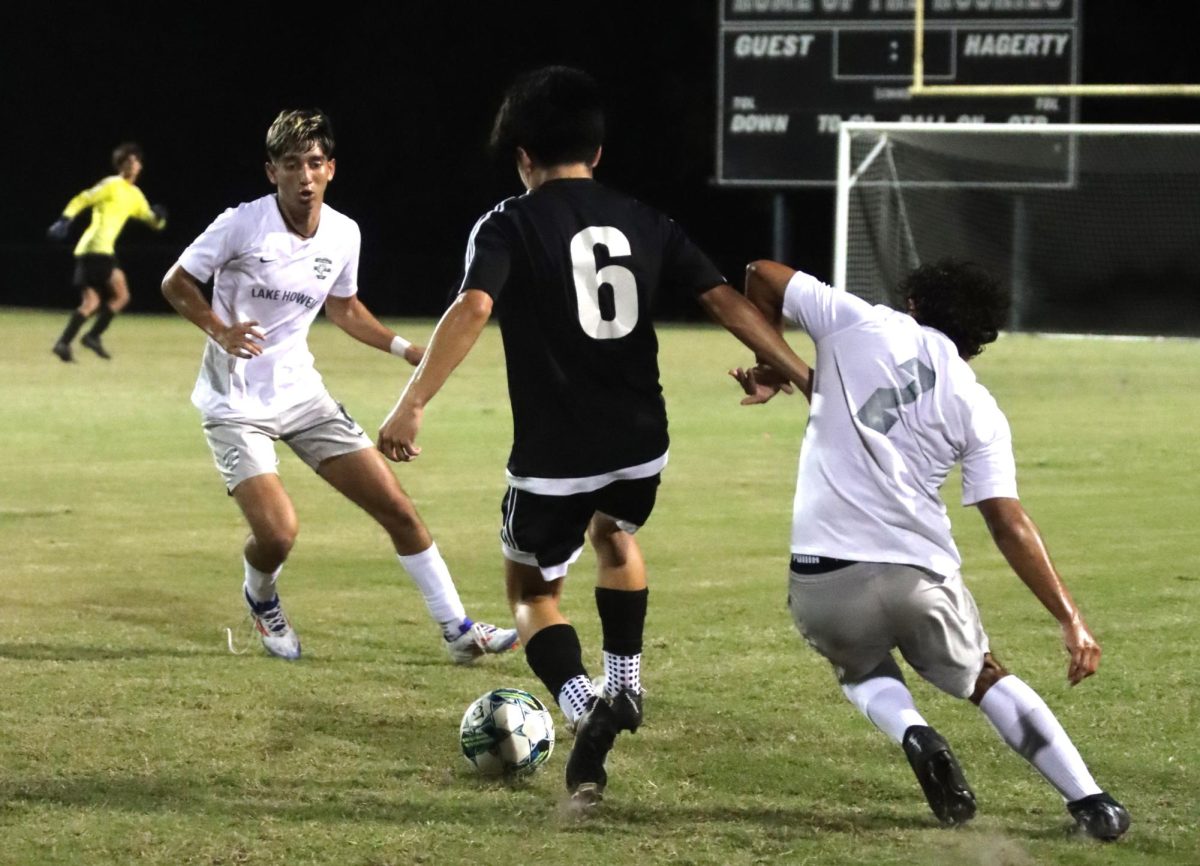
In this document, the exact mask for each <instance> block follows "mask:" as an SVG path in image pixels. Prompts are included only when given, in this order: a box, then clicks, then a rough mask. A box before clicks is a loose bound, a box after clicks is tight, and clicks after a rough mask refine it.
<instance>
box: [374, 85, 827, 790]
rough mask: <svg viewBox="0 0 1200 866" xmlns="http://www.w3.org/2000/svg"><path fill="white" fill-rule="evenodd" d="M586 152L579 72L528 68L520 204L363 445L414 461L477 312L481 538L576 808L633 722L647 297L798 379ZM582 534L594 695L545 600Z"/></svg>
mask: <svg viewBox="0 0 1200 866" xmlns="http://www.w3.org/2000/svg"><path fill="white" fill-rule="evenodd" d="M603 137H604V113H603V110H602V108H601V104H600V94H599V89H598V87H597V86H596V83H595V82H594V81H593V80H592V78H591V77H590V76H588V75H587V74H586V73H583V72H580V71H579V70H575V69H570V68H566V67H547V68H544V69H539V70H536V71H533V72H530V73H527V74H525V75H523V76H521V77H520V78H518V79H517V81H516V82H515V83H514V84H513V85H512V86H511V87H510V88H509V90H508V92H507V94H506V96H505V99H504V102H503V104H502V106H501V108H500V111H499V113H498V115H497V117H496V122H495V127H494V129H493V131H492V146H493V148H494V149H496V151H497V152H498V153H499V154H500V155H501V156H503V157H505V158H514V159H515V160H516V167H517V171H518V173H519V174H520V177H521V181H522V182H523V184H524V186H525V188H526V189H527V190H528V192H527V193H526V194H525V195H522V196H520V197H516V198H510V199H507V200H505V201H503V202H501V203H500V204H499V205H497V206H496V207H495V208H493V209H492V210H491V211H489V212H488V213H487V214H485V215H484V216H483V217H482V218H480V220H479V221H478V222H477V223H476V225H475V228H474V230H473V231H472V232H471V236H470V240H469V241H468V244H467V256H466V265H465V274H464V277H463V282H462V286H461V288H460V291H459V294H458V296H457V297H456V298H455V300H454V301H453V302H452V303H451V305H450V308H449V309H448V310H447V312H446V314H445V315H444V316H443V317H442V320H441V322H440V323H439V324H438V326H437V329H436V330H435V332H434V334H433V337H432V339H431V341H430V345H429V348H428V350H427V353H426V355H425V359H424V361H423V362H422V363H421V365H420V367H418V369H417V371H416V372H415V373H414V374H413V377H412V379H411V380H410V381H409V383H408V385H407V387H406V388H405V389H404V392H403V394H402V395H401V397H400V400H399V402H398V403H397V404H396V406H395V408H393V409H392V412H391V414H390V415H389V416H388V418H387V420H386V421H385V422H384V424H383V426H382V427H381V428H380V431H379V448H380V450H381V451H382V452H383V453H384V455H385V456H387V457H388V458H390V459H392V460H403V461H408V460H412V459H414V458H415V457H416V456H417V455H418V454H419V453H420V450H421V449H420V447H419V446H417V444H416V438H417V434H418V432H419V430H420V425H421V418H422V412H423V410H424V407H425V405H426V404H427V403H428V402H429V401H430V400H431V399H432V398H433V396H434V395H435V394H436V393H437V392H438V390H439V389H440V388H441V386H442V385H443V383H444V382H445V381H446V378H447V377H448V376H449V375H450V373H451V372H452V371H453V370H454V369H455V367H457V366H458V364H459V363H460V362H461V361H462V359H463V358H464V357H465V356H466V355H467V353H468V352H469V351H470V349H471V347H472V346H473V345H474V343H475V340H476V339H477V338H478V336H479V333H480V331H481V330H482V329H483V326H484V324H485V323H486V322H487V320H488V318H489V317H490V316H491V314H492V310H493V306H494V307H495V310H496V314H497V315H498V317H499V319H500V330H501V335H502V338H503V341H504V350H505V356H506V359H507V367H508V390H509V398H510V400H511V403H512V414H513V446H512V452H511V454H510V457H509V461H508V484H509V486H508V491H507V493H506V494H505V496H504V500H503V505H502V512H503V526H502V529H501V532H500V537H501V541H502V544H503V549H504V552H505V577H506V581H507V587H508V597H509V602H510V604H511V605H512V608H513V613H514V617H515V619H516V624H517V629H518V630H519V632H520V635H521V640H522V642H523V643H524V645H525V652H526V658H527V660H528V662H529V665H530V667H531V668H532V669H533V672H534V673H535V674H536V675H537V676H538V677H539V678H540V679H541V680H542V682H543V683H544V684H545V686H546V688H547V689H548V690H549V692H550V694H551V695H553V696H554V697H555V698H556V699H557V701H558V703H559V706H560V707H561V708H562V710H563V713H564V714H565V715H566V717H567V719H568V721H569V722H570V723H571V724H572V725H574V727H575V744H574V747H573V748H572V751H571V756H570V758H569V759H568V761H567V771H566V776H567V788H568V790H569V791H570V793H571V795H572V798H573V799H574V800H575V801H576V802H578V803H579V804H581V805H584V806H588V805H591V804H593V803H595V802H597V801H598V800H599V799H600V797H601V794H602V792H603V790H604V786H605V784H606V782H607V777H606V773H605V769H604V762H605V758H606V756H607V754H608V751H609V749H610V748H611V747H612V744H613V741H614V739H615V737H616V735H617V733H618V732H619V731H621V730H629V731H633V730H635V729H636V728H637V727H638V725H639V724H640V723H641V718H642V690H641V679H640V666H641V652H642V631H643V624H644V622H645V617H646V603H647V597H648V591H647V588H646V572H645V566H644V564H643V561H642V556H641V552H640V550H639V548H638V545H637V542H636V541H635V540H634V536H633V534H634V532H636V531H637V529H638V528H639V527H640V526H642V525H643V524H644V523H645V522H646V520H647V519H648V518H649V516H650V512H651V510H652V509H653V507H654V500H655V493H656V489H657V487H658V482H659V473H660V472H661V471H662V469H663V467H664V466H665V465H666V463H667V445H668V439H667V415H666V408H665V406H664V403H663V397H662V388H661V386H660V385H659V382H658V359H657V352H658V341H657V338H656V337H655V333H654V327H653V324H652V322H651V320H650V310H651V309H652V307H653V304H654V298H655V296H656V294H657V293H658V292H660V291H672V292H683V293H686V294H689V295H692V296H694V297H695V298H696V299H697V300H698V301H699V303H700V305H701V306H702V307H703V308H704V309H705V310H706V311H707V312H708V313H709V315H711V316H712V317H713V318H714V319H715V320H716V321H717V322H719V323H721V324H722V325H724V326H725V327H726V328H728V329H729V330H730V331H731V332H732V333H734V334H735V335H736V336H737V337H738V338H739V339H740V340H742V342H744V343H745V344H746V345H748V346H749V347H750V348H752V349H754V350H755V352H757V353H758V355H759V357H760V358H761V360H763V361H764V362H767V363H769V364H770V365H771V366H772V367H774V369H775V370H777V371H780V372H781V373H783V374H784V375H786V376H787V377H788V378H789V379H790V380H791V381H792V382H794V383H795V384H796V385H797V386H799V387H800V388H801V390H804V391H807V390H808V389H809V374H810V370H809V368H808V367H807V366H806V365H805V364H804V362H803V361H801V360H800V359H799V358H798V357H796V355H795V354H794V353H792V351H791V350H790V349H789V348H788V347H787V345H786V343H784V341H783V340H782V338H781V337H780V336H779V334H778V333H776V331H775V330H774V328H773V327H771V326H770V325H769V324H768V323H767V321H766V320H765V319H764V318H763V317H762V316H761V315H760V314H759V313H758V311H757V310H756V309H755V308H754V307H753V305H751V304H750V302H749V301H747V300H746V298H745V297H744V296H742V295H741V294H740V293H738V292H737V291H736V290H734V289H733V288H732V287H731V286H729V285H728V284H727V283H726V280H725V278H724V277H722V276H721V274H720V272H718V271H717V269H716V268H715V267H714V266H713V264H712V263H711V262H710V261H709V260H708V258H707V257H706V256H705V255H704V254H703V253H702V252H701V251H700V250H699V249H698V248H697V247H696V246H695V245H694V244H693V243H692V242H691V240H689V239H688V237H687V235H686V234H684V232H683V230H682V229H681V228H680V227H679V226H678V225H676V224H675V223H674V222H672V221H671V220H670V219H668V218H667V217H665V216H663V215H662V214H660V213H659V212H658V211H656V210H654V209H652V208H650V207H647V206H645V205H643V204H641V203H640V202H637V201H635V200H634V199H632V198H629V197H628V196H625V195H622V194H621V193H618V192H614V191H612V190H610V189H607V188H606V187H604V186H601V185H600V184H598V183H597V182H596V181H595V180H593V179H592V171H593V169H594V168H595V166H596V164H597V162H599V159H600V150H601V144H602V141H603ZM585 534H586V536H587V537H588V539H589V540H590V541H591V544H592V546H593V547H594V549H595V551H596V557H597V560H598V575H597V581H596V607H597V610H598V611H599V615H600V623H601V628H602V632H603V641H604V645H603V649H604V678H603V680H604V685H603V689H602V692H601V693H600V694H599V695H598V694H597V692H596V690H595V686H594V685H593V682H592V680H591V679H590V678H589V676H588V673H587V670H586V668H585V667H584V664H583V661H582V652H581V648H580V644H579V638H578V635H577V634H576V632H575V629H574V628H573V627H572V626H571V625H570V624H569V623H568V621H567V619H566V618H565V617H564V616H563V614H562V612H561V611H560V610H559V604H558V602H559V597H560V595H561V592H562V587H563V578H564V577H565V576H566V573H567V569H568V567H569V565H570V564H571V563H572V562H573V561H574V560H575V559H576V557H578V556H579V553H580V551H581V550H582V547H583V540H584V536H585Z"/></svg>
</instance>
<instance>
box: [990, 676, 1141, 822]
mask: <svg viewBox="0 0 1200 866" xmlns="http://www.w3.org/2000/svg"><path fill="white" fill-rule="evenodd" d="M971 701H972V702H973V703H975V704H976V705H978V706H979V709H981V710H982V711H983V714H984V715H985V716H987V719H988V721H989V722H991V723H992V727H993V728H995V729H996V732H997V733H998V734H999V735H1000V738H1001V739H1003V740H1004V742H1005V743H1007V744H1008V745H1009V747H1010V748H1011V749H1012V750H1013V751H1014V752H1016V753H1017V754H1018V755H1020V756H1021V757H1022V758H1024V759H1025V760H1027V761H1028V762H1029V763H1030V764H1032V765H1033V766H1034V768H1035V769H1036V770H1037V771H1038V772H1039V773H1041V774H1042V776H1043V777H1044V778H1045V779H1046V781H1047V782H1049V783H1050V784H1051V785H1053V786H1054V787H1055V788H1056V789H1057V790H1058V792H1059V794H1061V795H1062V798H1063V800H1065V801H1066V804H1067V810H1068V811H1069V812H1070V813H1071V817H1072V818H1074V819H1075V821H1076V823H1077V824H1078V825H1079V827H1080V829H1081V830H1082V831H1083V832H1084V833H1087V834H1088V835H1089V836H1092V837H1094V838H1097V839H1103V840H1105V841H1112V840H1115V839H1118V838H1120V837H1121V836H1122V835H1123V834H1124V833H1125V831H1126V830H1128V829H1129V812H1128V811H1127V810H1126V809H1125V807H1124V806H1122V805H1121V804H1120V803H1118V802H1117V801H1116V800H1114V799H1113V798H1112V797H1111V796H1110V795H1109V794H1108V793H1107V792H1105V791H1103V790H1101V789H1100V786H1099V785H1097V784H1096V781H1095V779H1093V778H1092V774H1091V772H1090V771H1089V770H1088V768H1087V765H1086V764H1085V763H1084V762H1083V758H1082V757H1081V756H1080V754H1079V751H1078V750H1077V749H1076V748H1075V744H1074V743H1072V742H1071V738H1070V737H1069V736H1067V732H1066V731H1065V730H1064V729H1063V727H1062V725H1061V724H1060V723H1059V721H1058V719H1057V718H1055V716H1054V713H1053V712H1051V710H1050V708H1049V707H1048V706H1046V702H1045V701H1043V700H1042V698H1041V696H1040V695H1038V693H1037V692H1035V691H1034V690H1033V689H1031V688H1030V687H1029V686H1028V685H1026V684H1025V683H1024V682H1022V681H1021V680H1020V679H1019V678H1018V677H1015V676H1013V675H1012V674H1010V673H1009V672H1008V671H1007V670H1005V669H1004V667H1003V665H1001V664H1000V663H999V662H998V661H997V660H996V659H995V657H994V656H992V654H991V653H988V654H987V655H985V656H984V665H983V670H982V672H981V673H980V674H979V679H978V680H977V681H976V684H975V692H974V693H973V694H972V695H971Z"/></svg>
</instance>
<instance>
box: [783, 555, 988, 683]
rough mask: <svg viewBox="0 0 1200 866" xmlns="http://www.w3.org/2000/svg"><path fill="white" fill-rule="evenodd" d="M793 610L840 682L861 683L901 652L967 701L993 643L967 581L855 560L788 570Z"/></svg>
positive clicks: (807, 637)
mask: <svg viewBox="0 0 1200 866" xmlns="http://www.w3.org/2000/svg"><path fill="white" fill-rule="evenodd" d="M788 607H789V608H790V609H791V612H792V619H793V620H795V622H796V628H798V629H799V630H800V633H801V634H802V635H804V638H805V640H807V641H808V642H809V644H810V645H811V646H812V647H813V648H814V649H815V650H816V651H817V652H819V653H820V654H821V655H823V656H825V658H827V659H828V660H829V661H830V663H831V664H832V665H833V667H834V671H835V672H836V674H837V677H838V680H839V681H841V682H843V683H853V682H857V681H858V680H861V679H862V678H863V677H865V676H867V674H869V673H871V671H872V670H874V669H875V668H876V667H878V666H879V665H880V664H881V663H882V662H883V661H884V659H885V658H887V657H889V656H890V654H891V651H892V649H893V648H898V649H899V650H900V653H901V655H903V656H904V658H905V660H906V661H907V662H908V663H909V664H910V665H912V667H913V670H915V671H916V672H917V673H918V674H920V675H921V676H922V677H924V678H925V679H926V680H928V681H929V682H931V683H933V685H935V686H937V687H938V688H939V689H941V690H942V691H944V692H946V693H947V694H951V695H954V696H955V697H957V698H967V697H970V696H971V693H972V692H974V691H975V681H976V680H977V679H979V673H980V671H981V670H983V656H984V654H985V653H987V652H988V639H987V635H986V634H985V633H984V630H983V623H982V622H981V621H980V619H979V609H978V608H977V607H976V606H975V599H974V598H972V596H971V592H970V590H968V589H967V588H966V586H964V585H963V582H962V576H961V575H959V574H955V575H954V576H953V577H946V578H943V577H941V576H940V575H936V574H933V573H932V572H928V571H924V570H923V569H920V568H916V567H915V566H911V565H893V564H887V563H877V562H856V563H853V564H851V565H847V566H846V567H844V568H839V569H836V570H834V571H827V572H824V573H822V574H797V573H796V572H794V571H789V575H788Z"/></svg>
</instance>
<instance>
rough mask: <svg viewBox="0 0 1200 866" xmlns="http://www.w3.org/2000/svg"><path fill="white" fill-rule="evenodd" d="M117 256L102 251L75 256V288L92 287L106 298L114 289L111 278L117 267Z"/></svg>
mask: <svg viewBox="0 0 1200 866" xmlns="http://www.w3.org/2000/svg"><path fill="white" fill-rule="evenodd" d="M117 267H118V265H117V257H116V256H106V255H103V254H102V253H84V254H83V255H81V256H77V257H76V258H75V280H74V283H75V288H77V289H86V288H92V289H95V290H96V291H97V292H99V293H100V294H101V295H104V296H105V297H106V298H107V296H108V294H109V293H110V292H111V291H112V289H111V286H110V285H109V280H110V279H112V272H113V270H114V269H115V268H117Z"/></svg>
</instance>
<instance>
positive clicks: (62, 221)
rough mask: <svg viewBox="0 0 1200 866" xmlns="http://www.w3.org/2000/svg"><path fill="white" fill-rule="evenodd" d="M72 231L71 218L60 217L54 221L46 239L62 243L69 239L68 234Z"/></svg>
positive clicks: (47, 231) (47, 230)
mask: <svg viewBox="0 0 1200 866" xmlns="http://www.w3.org/2000/svg"><path fill="white" fill-rule="evenodd" d="M70 229H71V218H70V217H65V216H64V217H59V218H58V219H56V220H55V221H54V224H53V225H51V226H50V228H48V229H46V237H48V238H50V240H52V241H62V240H66V239H67V232H68V231H70Z"/></svg>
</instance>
